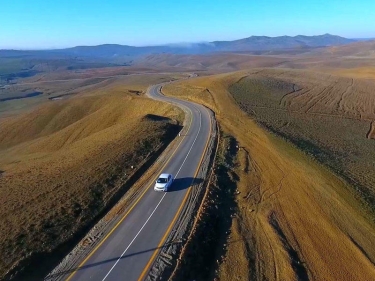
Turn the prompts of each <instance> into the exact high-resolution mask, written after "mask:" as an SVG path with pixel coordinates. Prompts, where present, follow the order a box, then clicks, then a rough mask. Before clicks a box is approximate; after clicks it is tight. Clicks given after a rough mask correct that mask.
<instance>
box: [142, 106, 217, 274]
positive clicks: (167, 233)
mask: <svg viewBox="0 0 375 281" xmlns="http://www.w3.org/2000/svg"><path fill="white" fill-rule="evenodd" d="M206 110H207V109H206ZM211 131H212V124H211V118H210V130H209V134H210V135H211ZM209 140H210V138H208V139H207V142H206V146H205V148H204V150H203V153H202V156H201V159H200V160H199V165H198V167H197V169H196V171H195V174H194V179H195V178H196V176H197V174H198V170H199V168H200V166H201V164H202V161H203V157H204V155H205V154H206V152H207V147H208V143H209ZM190 191H191V188H189V190H188V191H187V192H186V194H185V197H184V199H183V200H182V203H181V205H180V207H179V208H178V210H177V212H176V214H175V216H174V218H173V220H172V222H171V224H170V225H169V226H168V229H167V231H166V232H165V233H164V236H163V238H162V239H161V240H160V242H159V244H158V246H157V247H156V250H155V251H154V253H153V254H152V256H151V258H150V259H149V261H148V263H147V264H146V266H145V267H144V268H143V271H142V273H141V275H140V276H139V278H138V281H141V280H143V279H144V278H145V275H146V274H147V273H148V271H149V267H150V266H151V264H152V263H153V262H154V260H155V257H156V255H157V254H158V252H159V249H160V248H161V247H162V246H163V244H164V243H165V240H166V239H167V236H168V235H169V233H170V232H171V230H172V227H173V226H174V224H175V222H176V220H177V218H178V217H179V215H180V212H181V210H182V208H183V207H184V206H185V203H186V200H187V198H188V196H189V194H190Z"/></svg>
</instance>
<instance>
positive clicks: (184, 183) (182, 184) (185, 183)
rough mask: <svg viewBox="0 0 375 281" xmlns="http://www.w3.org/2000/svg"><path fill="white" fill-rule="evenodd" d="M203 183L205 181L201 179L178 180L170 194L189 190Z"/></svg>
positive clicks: (174, 182) (175, 181) (170, 189)
mask: <svg viewBox="0 0 375 281" xmlns="http://www.w3.org/2000/svg"><path fill="white" fill-rule="evenodd" d="M202 182H203V179H200V178H193V177H187V178H177V179H175V180H174V181H173V183H172V185H171V187H170V188H169V190H168V192H176V191H180V190H184V189H188V188H189V187H191V186H192V185H195V184H200V183H202Z"/></svg>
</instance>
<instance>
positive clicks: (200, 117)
mask: <svg viewBox="0 0 375 281" xmlns="http://www.w3.org/2000/svg"><path fill="white" fill-rule="evenodd" d="M193 107H194V106H193ZM194 108H195V109H196V107H194ZM198 112H199V129H198V133H197V135H196V136H195V139H194V141H193V143H192V144H191V147H190V149H189V151H188V153H187V154H186V157H185V159H184V161H183V162H182V164H181V166H180V168H179V169H178V171H177V173H176V176H175V177H177V175H178V174H179V172H180V171H181V169H182V167H183V166H184V164H185V162H186V159H187V158H188V156H189V154H190V152H191V150H192V149H193V146H194V144H195V142H196V141H197V138H198V136H199V133H200V131H201V127H202V113H201V112H200V111H198ZM166 195H167V193H164V195H163V197H162V198H161V199H160V201H159V203H158V204H157V205H156V207H155V209H154V210H153V211H152V213H151V215H150V216H149V217H148V219H147V220H146V222H145V223H144V224H143V225H142V227H141V229H140V230H139V231H138V233H137V234H136V235H135V236H134V238H133V240H132V241H131V242H130V243H129V245H128V246H127V247H126V249H125V250H124V251H123V252H122V254H121V256H120V257H119V258H118V259H117V261H116V262H115V264H114V265H113V266H112V267H111V269H110V270H109V271H108V273H107V274H106V275H105V276H104V278H103V279H102V281H104V280H105V279H106V278H107V277H108V276H109V274H110V273H111V271H112V270H113V269H114V268H115V266H116V265H117V264H118V262H119V261H120V260H121V259H122V257H123V256H124V255H125V253H126V252H127V250H128V249H129V248H130V246H131V245H132V244H133V242H134V241H135V239H136V238H137V237H138V235H139V234H140V233H141V232H142V230H143V228H144V227H145V226H146V224H147V223H148V221H149V220H150V219H151V217H152V216H153V214H154V213H155V212H156V210H157V209H158V207H159V205H160V204H161V202H162V201H163V199H164V197H165V196H166Z"/></svg>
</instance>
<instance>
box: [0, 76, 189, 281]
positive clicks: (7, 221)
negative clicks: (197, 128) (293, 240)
mask: <svg viewBox="0 0 375 281" xmlns="http://www.w3.org/2000/svg"><path fill="white" fill-rule="evenodd" d="M159 78H160V77H158V78H151V80H152V82H151V83H154V81H153V79H159ZM137 79H138V80H136V81H135V82H137V83H133V84H130V83H126V81H120V80H119V81H114V82H113V83H112V85H110V84H106V85H105V86H104V87H102V88H100V89H96V90H95V91H94V90H90V91H87V92H86V93H83V94H80V95H81V96H79V97H76V98H71V99H69V100H61V101H53V102H48V103H47V104H43V105H41V106H39V107H38V108H37V109H35V110H31V111H29V112H27V113H23V114H18V115H16V116H12V117H7V118H3V119H1V127H0V170H1V173H0V186H1V188H0V198H1V199H0V214H1V218H0V253H1V258H0V269H1V270H0V276H2V277H1V278H3V277H4V274H5V273H6V272H7V271H8V270H10V269H12V268H15V267H16V266H17V265H19V264H20V262H25V261H28V260H29V261H30V260H32V259H33V258H34V259H38V258H39V257H41V256H42V254H43V253H49V252H51V251H53V250H54V249H56V247H58V246H59V245H61V243H63V242H65V241H67V240H68V239H71V237H72V235H75V234H76V233H77V232H79V231H82V229H83V227H85V226H87V225H88V224H89V223H90V222H91V221H92V220H93V219H94V218H95V217H96V216H97V214H98V213H99V212H100V211H101V210H102V209H103V208H104V207H105V206H106V204H107V202H108V201H109V200H110V198H111V197H112V196H114V195H115V194H116V193H117V192H118V191H119V190H120V188H121V186H123V185H124V183H125V182H126V181H127V179H128V178H129V176H130V175H131V174H132V173H133V172H134V171H135V170H136V169H137V168H139V166H140V165H141V164H142V162H143V161H144V160H145V159H147V158H148V157H149V156H150V154H152V153H153V152H155V150H156V149H158V148H159V147H160V146H161V145H162V144H164V143H166V142H167V141H169V140H170V139H171V137H173V135H174V134H175V129H176V126H175V125H176V124H177V120H179V122H180V121H181V119H182V112H181V111H180V110H178V109H175V108H174V107H172V106H170V105H168V104H165V103H161V102H157V101H153V100H150V99H148V98H146V97H144V96H142V95H137V94H135V93H133V92H130V93H129V91H128V90H129V85H130V89H133V90H135V89H138V90H145V89H146V85H147V83H149V82H147V79H146V80H145V81H143V82H142V81H141V78H137ZM143 79H145V77H143ZM142 84H143V85H142ZM134 87H135V88H134ZM154 115H155V116H163V118H158V117H153V116H154ZM131 166H134V168H133V169H132V168H131ZM41 261H42V260H41Z"/></svg>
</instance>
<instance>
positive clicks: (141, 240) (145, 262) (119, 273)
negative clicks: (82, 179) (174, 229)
mask: <svg viewBox="0 0 375 281" xmlns="http://www.w3.org/2000/svg"><path fill="white" fill-rule="evenodd" d="M160 87H161V86H160V85H156V86H153V87H151V88H150V90H149V96H150V97H152V98H154V99H158V100H162V101H167V102H168V101H169V102H173V103H177V104H179V105H180V106H184V107H185V108H187V109H188V110H189V111H191V113H192V120H191V125H190V126H189V124H187V126H189V130H188V131H187V133H186V134H182V135H181V136H180V137H181V138H183V140H182V142H181V145H179V146H178V148H177V150H176V151H175V153H174V154H173V156H172V157H171V158H170V160H169V161H168V163H167V164H166V166H165V167H164V169H163V172H165V173H170V174H173V175H175V177H176V179H175V181H174V183H173V184H172V187H171V190H170V191H168V192H166V193H164V192H156V191H154V190H153V185H151V186H150V187H149V188H148V190H147V191H146V193H144V195H143V196H142V197H141V199H140V200H139V201H138V202H137V204H136V205H135V206H134V208H133V209H132V210H131V212H130V213H129V214H128V215H127V216H126V217H125V218H124V219H123V220H122V222H121V223H120V224H118V225H117V226H116V227H115V228H114V229H113V232H112V233H111V234H110V235H109V236H108V238H107V239H105V240H104V241H103V242H102V243H101V244H99V245H100V246H99V247H98V248H96V249H94V250H93V251H92V252H91V253H90V255H89V258H88V259H87V258H86V260H85V261H83V262H82V263H81V264H80V266H79V267H78V268H77V269H76V270H75V271H74V272H72V273H70V275H66V280H80V281H83V280H107V281H110V280H112V281H115V280H116V281H118V280H127V281H132V280H143V279H144V278H145V277H146V276H147V273H148V271H149V269H150V267H151V265H152V263H153V260H154V259H155V257H156V256H157V253H158V251H160V245H162V243H163V241H164V240H165V237H166V235H167V234H168V232H169V231H170V229H171V226H172V225H173V222H174V221H175V218H176V217H177V215H178V213H179V211H180V210H181V208H180V206H181V205H182V204H183V203H184V199H185V197H186V196H187V193H188V192H189V187H190V186H191V184H192V181H193V179H194V177H195V175H196V171H197V169H198V167H199V165H200V162H201V158H202V155H203V153H204V152H205V148H206V145H207V142H208V139H209V135H210V133H211V127H210V126H211V125H210V123H211V121H210V118H211V116H210V113H209V111H208V110H207V109H206V108H204V107H203V106H201V105H198V104H194V103H191V102H187V101H182V100H178V99H174V98H170V97H164V96H163V95H161V94H160V92H159V89H160Z"/></svg>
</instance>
